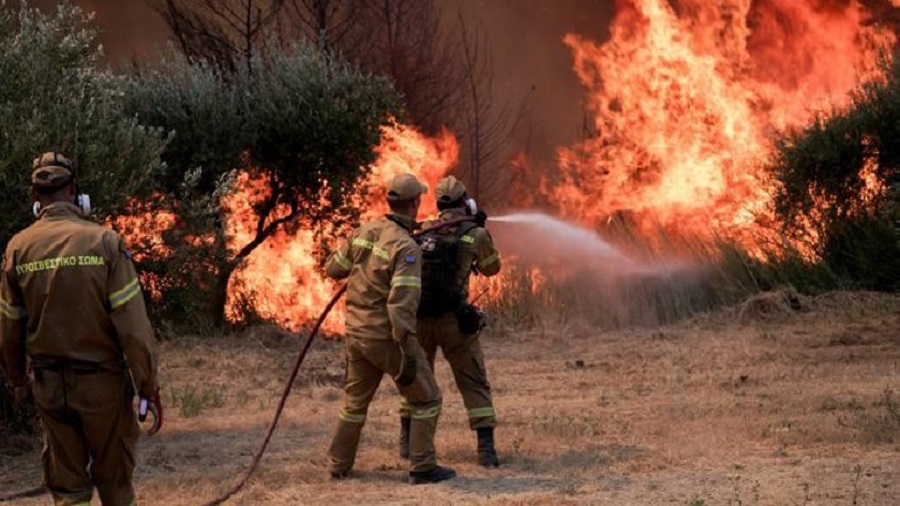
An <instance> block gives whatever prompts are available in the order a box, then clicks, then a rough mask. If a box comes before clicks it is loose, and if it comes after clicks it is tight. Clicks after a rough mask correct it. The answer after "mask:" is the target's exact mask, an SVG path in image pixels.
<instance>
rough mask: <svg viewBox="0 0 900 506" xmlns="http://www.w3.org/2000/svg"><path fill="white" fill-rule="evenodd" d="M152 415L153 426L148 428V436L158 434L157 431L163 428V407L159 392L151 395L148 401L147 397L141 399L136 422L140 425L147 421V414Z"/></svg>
mask: <svg viewBox="0 0 900 506" xmlns="http://www.w3.org/2000/svg"><path fill="white" fill-rule="evenodd" d="M148 411H149V412H150V413H152V414H153V425H151V426H150V430H148V431H147V435H148V436H152V435H154V434H156V433H157V432H159V429H161V428H162V426H163V406H162V399H160V398H159V390H157V391H156V392H154V393H153V396H151V397H150V398H149V399H148V398H147V397H141V402H140V405H139V407H138V421H140V422H141V423H143V422H145V421H146V420H147V412H148Z"/></svg>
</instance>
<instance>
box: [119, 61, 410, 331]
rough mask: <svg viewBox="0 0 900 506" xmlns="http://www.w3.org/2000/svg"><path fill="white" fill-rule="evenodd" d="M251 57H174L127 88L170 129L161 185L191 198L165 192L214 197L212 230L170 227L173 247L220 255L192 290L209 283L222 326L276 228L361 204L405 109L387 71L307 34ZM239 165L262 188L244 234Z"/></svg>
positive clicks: (145, 117) (347, 212) (144, 111)
mask: <svg viewBox="0 0 900 506" xmlns="http://www.w3.org/2000/svg"><path fill="white" fill-rule="evenodd" d="M246 65H247V68H249V69H250V72H229V71H228V70H227V69H223V67H221V66H218V65H216V64H214V63H207V62H205V61H189V60H188V59H186V58H184V57H180V56H177V55H176V56H173V57H172V58H171V59H170V60H168V61H166V62H164V63H163V64H162V66H161V67H160V68H159V69H157V70H152V71H147V72H144V73H143V74H141V75H139V76H137V77H136V78H135V80H134V81H133V83H132V88H131V89H132V93H131V94H130V95H129V96H130V100H129V108H130V110H131V111H133V112H134V113H135V114H137V116H138V117H139V118H140V120H141V121H142V122H143V123H145V124H149V125H153V126H154V127H159V128H162V129H163V130H164V131H166V132H173V138H172V140H171V142H170V144H169V149H167V151H166V153H165V154H164V160H165V161H166V163H167V165H168V166H169V167H170V168H171V172H170V173H169V174H170V175H169V177H166V178H162V179H160V180H159V181H158V183H159V186H160V188H159V189H160V191H161V192H163V193H164V194H166V195H169V196H171V197H175V196H176V195H182V196H183V197H187V198H181V199H178V198H170V199H163V201H164V202H168V205H169V206H170V207H171V208H172V209H175V208H176V206H180V207H184V206H185V205H189V202H190V201H193V200H198V199H199V200H201V201H203V200H205V201H212V203H213V205H211V206H203V209H205V211H204V213H205V218H206V220H205V221H204V223H206V224H207V225H208V229H207V230H206V233H201V234H198V233H196V232H195V231H191V232H190V233H187V234H185V233H177V232H178V231H179V230H184V227H186V226H188V224H184V223H178V222H177V221H176V223H173V224H172V225H173V230H174V233H169V234H167V235H165V236H164V237H167V238H168V239H167V240H169V241H174V243H173V244H171V245H170V246H171V247H172V249H169V251H174V250H176V249H178V248H181V249H183V250H184V251H192V252H195V253H196V252H197V251H198V248H199V251H204V252H207V253H209V252H211V253H212V254H211V255H209V254H207V255H204V256H203V257H202V260H203V261H206V262H209V261H210V260H211V259H212V264H209V263H207V267H210V268H211V269H209V268H208V269H206V274H207V277H206V279H199V280H196V281H195V283H193V284H194V285H195V286H194V287H193V288H194V289H195V290H196V288H197V287H199V288H201V290H199V292H204V291H206V290H208V291H209V292H211V294H212V295H211V300H209V301H208V302H209V304H211V307H212V311H213V316H214V323H215V324H216V325H217V326H220V325H222V324H223V323H224V321H225V316H226V314H225V307H226V302H227V297H228V287H229V282H230V280H231V277H232V274H233V273H234V272H235V270H236V269H238V268H239V267H240V266H241V264H242V263H243V262H244V261H245V259H246V258H247V257H248V256H249V255H250V254H251V253H252V252H253V251H254V250H255V249H256V248H258V247H259V246H260V245H262V244H263V243H264V242H265V241H266V239H267V238H269V237H270V236H272V235H273V234H274V233H275V232H277V231H279V230H281V229H283V228H284V227H292V226H296V225H297V224H298V223H301V222H302V223H312V224H315V225H316V229H317V231H318V232H320V233H321V232H323V231H332V230H334V228H333V227H339V226H340V225H341V223H343V222H345V220H347V219H352V218H353V217H354V216H355V215H356V213H358V210H357V209H355V208H353V207H352V206H351V205H350V204H351V201H350V200H349V196H351V195H353V194H355V189H356V187H357V185H358V183H359V182H360V181H361V180H362V179H363V178H364V177H365V175H366V170H367V169H368V167H369V166H370V165H371V164H372V162H374V161H375V158H376V154H375V152H374V148H375V147H376V146H377V145H378V144H379V141H380V139H381V134H382V127H385V126H388V125H391V124H392V123H393V118H394V117H396V116H397V115H398V114H399V113H400V106H399V99H398V96H397V95H396V93H395V92H394V91H393V89H392V87H391V85H390V84H389V82H388V81H386V80H384V79H381V78H377V77H373V76H370V75H366V74H363V73H361V72H359V71H357V70H355V69H353V68H352V67H350V66H348V65H346V64H344V63H342V62H340V61H338V60H336V59H334V58H332V57H329V56H327V55H324V54H323V53H321V52H320V51H318V50H317V49H315V48H314V47H312V46H309V45H307V44H296V45H292V46H287V47H285V46H282V45H279V44H274V43H273V44H271V45H269V46H267V48H266V49H265V50H264V51H260V52H258V53H257V54H256V55H254V56H253V57H252V58H251V59H250V60H249V61H248V62H246ZM238 68H243V66H239V67H238ZM235 171H239V172H240V174H241V175H240V177H241V178H246V179H245V182H244V184H246V180H249V181H251V183H250V185H251V187H252V189H253V192H252V194H251V195H252V196H251V197H250V198H249V200H248V202H247V204H249V205H248V206H247V210H246V212H249V213H251V214H252V217H253V221H254V223H255V225H254V227H253V230H252V233H250V234H249V235H247V236H246V237H244V239H245V240H243V242H242V243H240V244H236V243H235V242H234V239H235V237H234V236H233V235H232V234H231V233H230V231H229V230H230V228H229V226H228V223H227V219H228V218H227V217H226V215H225V214H224V212H223V209H222V207H221V203H222V198H223V196H224V195H226V194H227V193H228V192H227V186H228V181H231V182H232V183H233V182H234V180H235V178H236V177H237V176H236V172H235ZM186 175H187V176H189V177H187V178H186ZM175 214H176V215H177V216H178V217H179V219H182V218H184V216H183V213H181V214H179V213H178V212H176V213H175ZM242 237H243V236H242ZM198 264H202V262H198ZM161 265H162V264H161V263H160V264H157V266H158V267H159V266H161ZM182 265H185V264H183V263H182ZM188 270H190V268H189V267H188ZM212 271H214V272H212ZM200 273H202V269H201V272H200ZM200 273H198V272H196V271H194V272H193V275H198V274H200ZM159 274H161V275H162V276H163V277H171V276H169V275H168V274H167V273H166V272H160V273H159ZM194 295H195V296H196V295H200V294H199V293H197V291H195V292H194Z"/></svg>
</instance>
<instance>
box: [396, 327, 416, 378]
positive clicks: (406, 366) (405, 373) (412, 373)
mask: <svg viewBox="0 0 900 506" xmlns="http://www.w3.org/2000/svg"><path fill="white" fill-rule="evenodd" d="M418 347H419V343H417V342H416V339H415V338H414V337H410V336H407V338H406V340H405V341H404V342H403V343H402V344H401V345H400V355H401V358H400V373H399V374H397V377H396V378H394V381H396V382H397V385H398V386H401V387H405V386H409V385H412V384H413V382H414V381H416V369H417V368H418V365H419V364H418V363H417V362H416V351H417V350H416V348H418Z"/></svg>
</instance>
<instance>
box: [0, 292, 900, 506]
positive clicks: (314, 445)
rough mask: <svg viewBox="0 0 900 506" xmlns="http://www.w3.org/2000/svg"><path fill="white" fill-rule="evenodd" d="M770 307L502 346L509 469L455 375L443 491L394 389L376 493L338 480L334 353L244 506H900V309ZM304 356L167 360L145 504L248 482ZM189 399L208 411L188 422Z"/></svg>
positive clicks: (492, 368) (365, 481)
mask: <svg viewBox="0 0 900 506" xmlns="http://www.w3.org/2000/svg"><path fill="white" fill-rule="evenodd" d="M771 298H773V300H774V302H773V300H768V299H767V300H766V301H764V302H758V303H752V302H751V303H748V304H745V305H743V306H736V307H734V308H730V309H727V310H723V311H720V312H717V313H714V314H711V315H706V316H703V317H698V318H695V319H693V320H691V321H689V322H684V323H680V324H676V325H671V326H667V327H661V328H652V329H632V330H623V331H614V332H598V331H596V330H594V329H593V328H592V327H589V326H586V325H576V324H571V325H558V326H555V327H554V326H545V327H542V328H540V329H538V330H533V331H529V332H508V331H503V332H502V333H497V332H495V333H488V334H487V335H485V336H484V343H485V348H486V355H487V357H488V371H489V374H490V376H491V378H492V380H493V383H494V387H495V392H496V404H497V409H498V411H499V413H500V416H501V424H502V425H501V427H500V428H499V429H498V432H497V436H498V439H499V450H500V452H501V457H502V458H504V460H505V465H504V466H503V467H502V468H500V469H499V470H493V471H488V470H483V469H481V468H479V467H477V466H476V465H474V463H473V461H474V440H473V435H472V434H471V433H470V432H469V431H468V429H467V427H466V424H465V416H464V411H463V407H462V404H461V401H460V398H459V395H458V393H457V392H456V390H455V388H454V387H453V386H452V380H451V377H450V374H449V371H448V369H447V368H446V366H445V365H443V364H441V365H440V368H439V371H438V376H439V381H440V383H441V384H442V385H443V386H444V389H445V400H444V403H445V409H444V415H443V417H442V419H441V423H440V426H439V434H438V450H439V454H440V457H441V459H442V460H443V462H444V463H446V464H449V465H451V466H454V467H456V468H457V469H458V471H460V474H461V476H462V477H461V478H458V479H456V480H453V481H450V482H447V483H446V484H440V485H435V486H430V487H410V486H408V485H406V484H404V482H403V478H404V475H405V473H404V465H403V463H402V462H401V461H400V459H399V458H397V457H396V456H395V446H394V442H395V436H396V432H397V420H396V408H397V404H398V397H397V396H396V394H395V392H394V391H393V388H392V387H391V386H390V385H389V384H388V382H387V381H386V382H385V384H384V385H383V387H382V391H381V392H380V393H379V396H378V398H376V400H375V402H374V404H373V405H372V408H371V412H370V414H369V422H368V424H367V426H366V430H365V433H364V437H363V443H362V447H361V451H360V455H359V459H358V462H357V469H358V471H359V472H360V475H361V476H360V478H359V479H357V480H351V481H349V482H345V483H340V484H332V483H331V482H329V481H328V479H327V477H326V472H325V467H324V463H323V460H324V452H325V449H326V447H327V444H328V441H329V438H330V434H331V429H332V427H333V424H334V422H335V418H336V412H337V409H338V407H339V404H340V390H339V385H340V383H341V380H342V376H343V364H342V360H341V356H342V354H341V348H340V347H341V345H340V343H336V342H325V341H323V342H319V343H318V344H317V345H316V346H315V348H314V349H313V350H312V352H311V354H310V356H309V357H308V360H309V363H308V364H307V365H306V366H305V368H304V370H303V372H302V373H301V379H300V380H298V384H297V385H296V388H295V391H294V393H293V396H292V399H291V401H290V402H289V405H288V408H287V412H286V414H285V417H284V418H283V422H282V425H281V427H280V428H279V430H278V432H277V434H276V437H275V439H274V440H273V442H272V447H271V450H270V451H269V453H268V454H267V455H266V457H265V458H264V460H263V464H262V467H261V470H260V472H259V473H258V475H257V476H256V477H255V478H254V479H253V480H252V482H251V484H250V486H249V488H248V489H247V490H246V491H245V492H243V493H242V494H241V495H239V496H238V497H237V499H236V500H234V501H233V502H232V504H275V505H287V504H333V505H336V504H357V503H360V502H365V503H366V504H424V503H427V504H487V503H490V504H508V505H529V504H564V505H565V504H572V505H574V504H616V505H628V504H634V505H644V504H675V505H695V506H699V505H701V504H705V505H710V506H711V505H770V504H772V505H782V504H784V505H803V504H810V505H813V504H815V505H851V504H868V505H891V504H900V458H898V451H900V298H897V297H887V296H880V295H872V294H846V293H838V294H830V295H826V296H822V297H818V298H812V299H808V298H804V299H803V300H801V301H800V302H801V304H800V306H801V307H800V310H785V309H784V307H788V308H790V305H791V304H790V298H784V297H783V294H781V295H778V296H771ZM778 301H787V302H786V304H787V306H785V305H784V304H779V303H778ZM773 304H774V305H773ZM748 308H755V309H753V310H751V309H748ZM760 308H761V309H760ZM772 308H774V309H772ZM760 315H762V316H760ZM772 315H776V316H777V318H776V317H771V316H772ZM296 345H297V342H296V341H295V340H294V339H293V338H291V337H289V336H284V335H281V334H279V333H278V332H276V331H273V330H271V329H257V330H256V331H254V332H251V333H248V334H246V335H243V336H241V337H228V338H224V339H221V340H207V341H200V340H194V339H188V338H185V339H180V340H178V341H174V342H168V343H165V344H164V345H163V354H164V355H163V356H164V366H165V368H164V372H163V381H164V384H165V385H166V389H165V401H167V402H168V404H169V406H170V409H169V419H168V423H167V426H166V428H165V429H164V432H163V433H161V434H160V435H159V436H157V437H155V438H152V439H147V440H144V441H142V443H141V448H140V460H141V465H140V468H139V471H138V473H137V488H138V492H139V499H140V503H141V504H144V505H153V504H160V505H161V504H165V505H180V504H198V503H200V502H202V501H204V500H207V499H209V498H211V497H213V496H214V495H215V494H216V493H217V491H218V490H220V489H221V488H222V487H223V486H224V485H225V484H228V483H231V480H232V479H233V478H234V476H235V474H236V473H237V472H238V471H239V470H240V469H242V468H243V466H244V465H246V464H247V462H248V461H249V457H250V455H251V453H252V452H253V450H254V449H255V447H256V445H257V444H258V441H259V438H260V437H261V435H262V432H263V430H264V427H265V425H266V423H267V422H268V420H269V417H270V415H271V412H272V410H273V409H274V405H275V402H276V400H277V395H278V393H279V391H280V388H281V384H280V382H281V378H282V377H283V376H285V374H286V372H287V370H288V368H289V366H290V363H291V361H292V360H293V358H294V350H295V348H296ZM187 392H193V399H194V400H193V401H191V400H189V401H188V402H189V403H196V405H195V406H192V407H191V409H190V410H188V411H184V409H185V408H184V402H185V396H186V393H187ZM204 396H205V397H204ZM175 398H178V399H179V402H180V403H181V404H180V405H179V406H177V407H176V406H173V405H172V404H173V400H174V399H175ZM204 398H205V399H207V400H206V401H204V400H203V399H204ZM188 414H190V415H191V416H185V415H188ZM0 459H2V460H0V471H2V473H0V475H2V478H0V491H9V490H12V489H16V488H19V487H21V486H23V484H28V483H32V482H34V481H36V480H37V479H38V476H39V471H38V462H39V456H38V452H37V451H30V452H26V453H22V452H18V453H17V454H16V453H14V454H7V453H0ZM45 503H46V499H41V500H32V501H30V502H28V501H24V502H22V504H24V505H36V504H45Z"/></svg>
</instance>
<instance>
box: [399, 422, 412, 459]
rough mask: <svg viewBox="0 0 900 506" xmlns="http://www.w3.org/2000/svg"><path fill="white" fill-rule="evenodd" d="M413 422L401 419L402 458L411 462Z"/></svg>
mask: <svg viewBox="0 0 900 506" xmlns="http://www.w3.org/2000/svg"><path fill="white" fill-rule="evenodd" d="M410 422H411V420H410V419H409V418H407V417H405V416H401V417H400V458H401V459H406V460H409V424H410Z"/></svg>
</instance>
